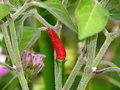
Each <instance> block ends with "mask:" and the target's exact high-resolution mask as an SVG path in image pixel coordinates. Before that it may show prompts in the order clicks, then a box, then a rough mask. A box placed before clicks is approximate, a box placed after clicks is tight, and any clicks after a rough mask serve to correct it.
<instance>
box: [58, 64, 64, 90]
mask: <svg viewBox="0 0 120 90" xmlns="http://www.w3.org/2000/svg"><path fill="white" fill-rule="evenodd" d="M57 65H58V74H57V75H58V76H57V82H56V87H57V88H56V90H62V72H63V70H62V68H63V67H62V65H63V62H58V63H57Z"/></svg>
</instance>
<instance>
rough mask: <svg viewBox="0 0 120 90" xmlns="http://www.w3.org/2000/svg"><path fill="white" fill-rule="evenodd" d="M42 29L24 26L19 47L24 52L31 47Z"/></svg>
mask: <svg viewBox="0 0 120 90" xmlns="http://www.w3.org/2000/svg"><path fill="white" fill-rule="evenodd" d="M40 32H41V31H40V30H37V29H34V28H31V27H24V28H23V37H22V40H21V42H20V45H19V49H20V51H21V52H22V51H23V50H24V49H26V48H30V47H31V46H32V45H33V44H34V43H35V42H36V41H37V39H38V38H39V36H40Z"/></svg>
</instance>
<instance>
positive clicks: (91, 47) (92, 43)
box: [87, 35, 98, 66]
mask: <svg viewBox="0 0 120 90" xmlns="http://www.w3.org/2000/svg"><path fill="white" fill-rule="evenodd" d="M97 38H98V35H94V36H92V37H90V38H89V41H88V55H87V58H88V65H89V66H92V62H93V59H94V58H95V54H96V45H97Z"/></svg>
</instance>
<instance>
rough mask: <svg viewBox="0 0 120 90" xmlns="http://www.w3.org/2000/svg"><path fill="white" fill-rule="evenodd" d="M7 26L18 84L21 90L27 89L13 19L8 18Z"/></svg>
mask: <svg viewBox="0 0 120 90" xmlns="http://www.w3.org/2000/svg"><path fill="white" fill-rule="evenodd" d="M9 23H10V24H9V28H10V34H11V41H12V46H13V51H14V54H15V56H16V60H15V61H16V62H15V63H16V73H17V76H18V79H19V81H20V84H21V86H22V89H23V90H29V89H28V85H27V81H26V79H25V76H24V71H23V67H22V64H21V57H20V52H19V47H18V41H17V35H16V30H15V26H14V21H13V20H12V19H10V20H9Z"/></svg>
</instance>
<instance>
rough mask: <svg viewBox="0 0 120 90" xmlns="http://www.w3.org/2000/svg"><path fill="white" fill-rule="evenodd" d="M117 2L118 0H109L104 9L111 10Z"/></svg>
mask: <svg viewBox="0 0 120 90" xmlns="http://www.w3.org/2000/svg"><path fill="white" fill-rule="evenodd" d="M118 4H119V0H109V2H108V3H107V5H106V9H108V10H111V9H114V8H116V7H117V5H118Z"/></svg>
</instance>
